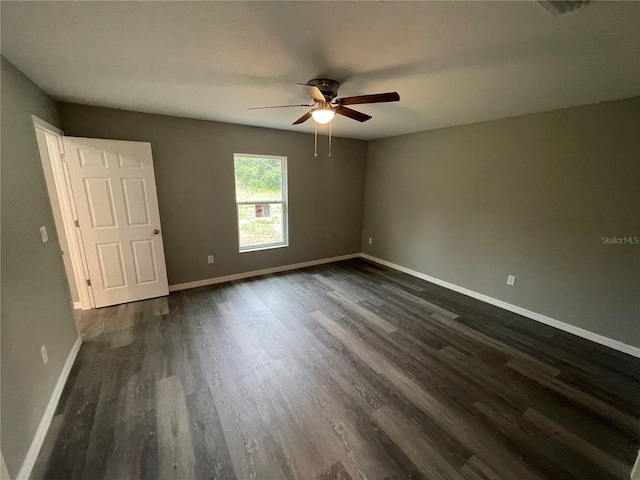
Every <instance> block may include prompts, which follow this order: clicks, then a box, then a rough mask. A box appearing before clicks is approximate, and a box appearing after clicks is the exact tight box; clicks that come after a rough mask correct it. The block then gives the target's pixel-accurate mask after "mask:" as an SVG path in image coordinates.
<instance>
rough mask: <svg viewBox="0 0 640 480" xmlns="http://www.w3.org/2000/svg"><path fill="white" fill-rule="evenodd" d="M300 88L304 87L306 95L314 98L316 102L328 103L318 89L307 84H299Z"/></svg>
mask: <svg viewBox="0 0 640 480" xmlns="http://www.w3.org/2000/svg"><path fill="white" fill-rule="evenodd" d="M298 86H300V87H302V88H303V90H304V93H306V94H307V95H308V96H309V97H311V98H313V99H314V100H315V101H316V102H326V101H327V100H326V99H325V98H324V95H323V94H322V92H321V91H320V89H319V88H318V87H315V86H313V85H307V84H306V83H299V84H298Z"/></svg>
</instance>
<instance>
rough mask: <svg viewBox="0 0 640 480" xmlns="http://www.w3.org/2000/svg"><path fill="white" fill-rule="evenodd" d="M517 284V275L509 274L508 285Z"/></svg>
mask: <svg viewBox="0 0 640 480" xmlns="http://www.w3.org/2000/svg"><path fill="white" fill-rule="evenodd" d="M515 284H516V277H514V276H513V275H508V276H507V285H511V286H512V287H513V286H514V285H515Z"/></svg>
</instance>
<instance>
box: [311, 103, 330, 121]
mask: <svg viewBox="0 0 640 480" xmlns="http://www.w3.org/2000/svg"><path fill="white" fill-rule="evenodd" d="M334 115H335V112H334V111H333V109H331V108H328V107H327V108H316V109H315V110H314V111H313V112H311V116H312V117H313V119H314V120H315V121H316V122H318V123H320V124H323V125H324V124H325V123H329V122H330V121H331V120H333V117H334Z"/></svg>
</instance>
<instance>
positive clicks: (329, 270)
mask: <svg viewBox="0 0 640 480" xmlns="http://www.w3.org/2000/svg"><path fill="white" fill-rule="evenodd" d="M79 321H80V323H81V325H82V329H83V332H84V336H85V337H86V339H85V343H84V344H83V346H82V349H81V350H80V353H79V355H78V358H77V360H76V363H75V365H74V368H73V370H72V372H71V374H70V377H69V380H68V382H67V385H66V388H65V390H64V393H63V395H62V399H61V401H60V404H59V406H58V409H57V411H56V415H55V417H54V419H53V422H52V425H51V428H50V430H49V433H48V436H47V439H46V440H45V445H44V447H43V449H42V451H41V454H40V457H39V459H38V462H37V464H36V468H35V470H34V472H33V474H32V479H41V478H44V479H65V480H66V479H80V478H82V479H87V480H102V479H117V480H123V479H142V478H147V479H177V480H187V479H194V478H197V479H214V478H215V479H236V478H237V479H239V480H248V479H303V480H304V479H309V480H316V479H318V480H338V479H340V480H349V479H352V480H355V479H372V480H383V479H389V480H390V479H401V478H411V479H419V478H426V479H430V480H431V479H433V480H437V479H458V480H461V479H464V480H480V479H483V480H498V479H503V480H548V479H560V480H564V479H567V480H568V479H580V480H588V479H594V480H607V479H628V478H629V472H630V470H631V466H632V464H633V461H634V460H635V456H636V454H637V451H638V448H639V447H640V360H639V359H637V358H633V357H631V356H627V355H624V354H622V353H619V352H616V351H613V350H609V349H607V348H605V347H602V346H600V345H597V344H593V343H591V342H588V341H586V340H583V339H580V338H578V337H574V336H572V335H569V334H566V333H564V332H561V331H558V330H555V329H553V328H550V327H547V326H545V325H542V324H539V323H536V322H534V321H532V320H528V319H526V318H523V317H520V316H518V315H515V314H512V313H510V312H506V311H504V310H500V309H498V308H496V307H493V306H490V305H487V304H483V303H481V302H479V301H476V300H473V299H471V298H468V297H465V296H463V295H460V294H457V293H454V292H451V291H449V290H446V289H443V288H441V287H438V286H435V285H432V284H429V283H427V282H423V281H421V280H418V279H415V278H412V277H410V276H407V275H404V274H401V273H398V272H395V271H393V270H390V269H386V268H384V267H381V266H378V265H375V264H371V263H367V262H365V261H363V260H350V261H345V262H340V263H335V264H330V265H324V266H319V267H313V268H308V269H304V270H298V271H293V272H288V273H283V274H279V275H272V276H265V277H260V278H255V279H251V280H246V281H238V282H233V283H228V284H221V285H216V286H211V287H204V288H199V289H193V290H186V291H182V292H178V293H173V294H171V295H170V296H169V297H168V298H164V299H155V300H149V301H145V302H138V303H134V304H128V305H122V306H117V307H112V308H107V309H101V310H94V311H91V312H88V313H86V314H84V315H82V316H81V318H79Z"/></svg>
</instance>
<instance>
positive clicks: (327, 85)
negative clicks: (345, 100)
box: [307, 78, 340, 102]
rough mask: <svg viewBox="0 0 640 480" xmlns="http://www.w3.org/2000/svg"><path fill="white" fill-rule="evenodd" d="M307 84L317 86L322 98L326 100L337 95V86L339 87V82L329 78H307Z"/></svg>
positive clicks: (328, 100)
mask: <svg viewBox="0 0 640 480" xmlns="http://www.w3.org/2000/svg"><path fill="white" fill-rule="evenodd" d="M307 85H312V86H314V87H317V88H318V90H320V91H321V92H322V95H324V98H326V99H327V102H330V101H331V100H333V99H334V98H336V97H337V96H338V88H339V87H340V83H338V82H336V81H335V80H331V79H329V78H314V79H312V80H309V81H308V82H307Z"/></svg>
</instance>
